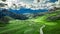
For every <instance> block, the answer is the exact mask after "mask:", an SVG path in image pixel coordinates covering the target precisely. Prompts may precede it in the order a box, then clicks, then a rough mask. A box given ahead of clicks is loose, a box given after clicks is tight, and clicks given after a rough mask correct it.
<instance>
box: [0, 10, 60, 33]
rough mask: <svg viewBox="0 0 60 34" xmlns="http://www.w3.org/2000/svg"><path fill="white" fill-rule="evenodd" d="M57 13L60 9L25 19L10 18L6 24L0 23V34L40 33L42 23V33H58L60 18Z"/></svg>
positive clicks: (59, 31)
mask: <svg viewBox="0 0 60 34" xmlns="http://www.w3.org/2000/svg"><path fill="white" fill-rule="evenodd" d="M57 15H60V10H56V11H54V12H53V13H47V14H44V15H43V16H36V17H35V18H31V19H27V20H17V19H12V20H10V21H9V22H8V23H7V24H5V23H4V24H2V23H1V24H0V34H41V32H40V28H41V27H42V26H43V25H45V27H44V28H43V29H42V32H43V34H60V18H59V17H56V16H57ZM51 17H52V18H51ZM55 17H56V18H55Z"/></svg>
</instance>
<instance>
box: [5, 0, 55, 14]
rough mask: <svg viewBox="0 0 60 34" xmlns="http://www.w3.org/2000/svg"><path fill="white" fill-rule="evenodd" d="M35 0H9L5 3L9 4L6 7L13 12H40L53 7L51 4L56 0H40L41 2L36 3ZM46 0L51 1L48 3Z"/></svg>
mask: <svg viewBox="0 0 60 34" xmlns="http://www.w3.org/2000/svg"><path fill="white" fill-rule="evenodd" d="M33 1H34V0H7V1H6V2H5V3H6V4H7V5H8V6H6V7H4V8H7V9H10V10H11V11H12V12H15V13H18V14H19V13H39V12H45V11H48V9H50V8H53V6H51V5H53V3H54V2H55V1H56V0H40V1H41V3H34V2H33ZM46 1H49V3H46ZM45 3H46V4H45ZM13 4H14V5H13Z"/></svg>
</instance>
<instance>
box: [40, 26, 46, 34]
mask: <svg viewBox="0 0 60 34" xmlns="http://www.w3.org/2000/svg"><path fill="white" fill-rule="evenodd" d="M44 27H45V25H43V26H42V27H40V34H44V33H43V28H44Z"/></svg>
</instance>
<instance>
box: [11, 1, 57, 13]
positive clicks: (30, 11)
mask: <svg viewBox="0 0 60 34" xmlns="http://www.w3.org/2000/svg"><path fill="white" fill-rule="evenodd" d="M21 1H24V2H27V3H28V2H29V1H30V2H32V1H33V0H28V1H27V0H21ZM50 1H51V2H55V1H56V0H50ZM11 11H12V12H15V13H17V14H21V13H39V12H46V11H48V10H46V9H43V10H41V9H40V10H31V9H26V8H21V9H20V10H11Z"/></svg>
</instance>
